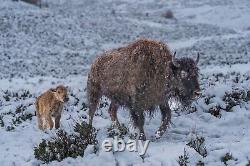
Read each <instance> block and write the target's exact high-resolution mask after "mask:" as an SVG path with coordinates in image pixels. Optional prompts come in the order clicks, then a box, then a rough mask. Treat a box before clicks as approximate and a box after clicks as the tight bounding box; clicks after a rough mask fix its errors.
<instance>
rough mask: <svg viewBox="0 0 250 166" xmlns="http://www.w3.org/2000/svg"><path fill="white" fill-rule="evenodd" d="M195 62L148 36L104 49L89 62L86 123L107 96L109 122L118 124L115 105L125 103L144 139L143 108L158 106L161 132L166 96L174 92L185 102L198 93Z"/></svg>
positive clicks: (159, 133)
mask: <svg viewBox="0 0 250 166" xmlns="http://www.w3.org/2000/svg"><path fill="white" fill-rule="evenodd" d="M197 62H198V58H197ZM197 62H195V61H194V60H192V59H190V58H182V59H175V56H174V55H172V54H171V52H170V51H169V49H168V47H167V45H165V44H164V43H162V42H158V41H155V40H149V39H140V40H137V41H135V42H133V43H131V44H129V45H127V46H126V47H121V48H118V49H114V50H111V51H109V52H105V53H104V54H103V55H101V56H99V57H98V58H97V60H96V61H95V62H94V63H93V64H92V66H91V70H90V73H89V75H88V82H87V95H88V102H89V124H90V125H92V121H93V116H94V113H95V111H96V109H97V105H98V102H99V99H100V98H101V97H102V96H106V97H108V98H109V99H110V100H111V104H110V107H109V113H110V115H111V120H112V122H113V123H115V124H117V125H119V121H118V119H117V115H116V114H117V109H118V107H119V106H125V107H127V108H128V109H129V110H130V114H131V118H132V120H133V122H134V126H135V127H138V129H139V131H140V133H139V139H143V140H144V139H146V138H145V134H144V129H143V126H144V111H150V110H153V109H154V108H156V106H159V108H160V111H161V115H162V118H161V126H160V127H159V129H158V130H157V132H156V135H157V136H158V137H160V136H162V134H163V133H164V132H165V130H166V129H167V127H168V125H169V122H170V120H171V110H170V108H169V106H168V100H169V98H170V97H173V96H177V97H178V98H180V99H181V101H183V104H184V105H187V103H190V101H192V100H193V99H194V98H195V97H196V96H197V94H199V91H200V89H199V84H198V68H197ZM182 99H183V100H182ZM187 101H188V102H187Z"/></svg>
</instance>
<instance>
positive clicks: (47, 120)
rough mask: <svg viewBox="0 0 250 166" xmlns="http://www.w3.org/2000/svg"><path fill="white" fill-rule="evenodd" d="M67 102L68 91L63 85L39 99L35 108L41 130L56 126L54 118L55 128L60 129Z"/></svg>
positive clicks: (50, 90)
mask: <svg viewBox="0 0 250 166" xmlns="http://www.w3.org/2000/svg"><path fill="white" fill-rule="evenodd" d="M67 100H68V95H67V89H66V88H65V87H64V86H62V85H60V86H58V87H56V89H49V90H48V91H46V92H45V93H43V94H42V95H41V96H39V97H38V98H37V100H36V102H35V106H36V116H37V119H38V127H39V129H41V130H43V129H46V128H50V129H52V128H53V126H54V122H53V120H52V117H54V118H55V128H56V129H58V128H59V127H60V119H61V114H62V110H63V103H64V102H66V101H67Z"/></svg>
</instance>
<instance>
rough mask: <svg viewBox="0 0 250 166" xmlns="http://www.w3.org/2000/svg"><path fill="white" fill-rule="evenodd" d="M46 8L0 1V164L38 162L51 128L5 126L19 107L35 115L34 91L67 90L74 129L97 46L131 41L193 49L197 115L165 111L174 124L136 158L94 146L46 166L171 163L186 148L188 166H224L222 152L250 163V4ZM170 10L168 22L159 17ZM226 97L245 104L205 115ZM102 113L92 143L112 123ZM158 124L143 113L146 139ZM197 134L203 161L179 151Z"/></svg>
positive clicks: (207, 1) (75, 3)
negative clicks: (237, 94) (36, 151)
mask: <svg viewBox="0 0 250 166" xmlns="http://www.w3.org/2000/svg"><path fill="white" fill-rule="evenodd" d="M44 2H47V3H48V6H49V7H48V8H41V9H40V8H38V7H35V6H32V5H29V4H26V3H23V2H20V1H19V2H15V1H11V0H1V2H0V3H1V4H0V71H1V72H0V165H1V166H9V165H39V164H41V161H38V160H37V159H35V157H34V155H33V148H34V147H35V146H37V145H38V144H39V143H40V142H41V140H42V139H43V138H45V139H49V138H51V137H52V136H53V135H54V134H55V132H56V131H55V130H52V131H46V132H42V131H40V130H38V128H37V119H36V117H35V116H32V117H31V120H26V121H22V122H21V123H20V124H16V126H15V125H14V126H13V120H14V121H15V118H16V116H15V114H17V113H16V111H17V108H24V109H25V113H30V114H32V115H34V110H35V108H34V105H32V104H33V103H34V101H35V99H36V97H37V96H38V95H40V94H41V93H42V92H43V91H45V90H47V89H49V88H51V87H54V86H56V85H58V84H65V85H68V86H69V87H70V94H71V95H70V101H69V103H67V105H66V108H65V111H64V113H63V116H62V121H61V122H62V128H63V129H64V130H66V131H69V132H70V131H72V130H73V129H72V126H73V123H74V121H75V120H77V119H79V118H81V119H84V118H86V117H87V112H86V110H85V111H84V110H83V109H82V103H84V102H85V101H86V98H85V87H86V80H87V73H88V70H89V67H90V65H91V63H92V62H93V60H94V59H95V57H96V56H97V55H98V53H101V52H102V51H103V50H107V49H110V48H115V47H118V46H121V45H123V44H125V43H128V42H130V41H133V40H134V39H136V38H138V37H148V38H153V39H157V40H162V41H165V42H166V43H168V44H169V46H170V48H171V49H172V50H173V51H177V57H181V56H190V57H196V54H197V52H200V53H201V58H200V63H199V67H200V83H201V87H202V92H203V97H201V98H200V99H199V100H197V101H196V102H195V103H194V104H195V105H196V108H197V111H195V112H193V113H188V112H173V118H172V123H173V124H172V125H171V127H170V128H169V129H168V131H167V132H166V134H165V135H164V136H163V137H162V138H161V139H159V140H156V141H153V142H151V143H150V144H149V148H148V151H147V153H146V155H145V156H144V159H142V158H141V157H140V156H139V154H138V153H136V152H134V153H132V152H127V151H125V152H116V153H112V152H104V151H102V150H101V149H100V150H99V152H98V153H97V154H94V153H91V150H90V149H88V152H86V153H85V155H84V157H78V158H76V159H73V158H67V159H65V160H63V161H62V162H57V161H53V162H51V163H49V165H58V166H59V165H97V166H99V165H101V164H105V165H121V166H123V165H124V166H125V165H154V166H155V165H159V166H160V165H164V166H165V165H167V166H168V165H169V166H172V165H173V166H175V165H178V162H177V160H178V158H179V156H181V155H183V153H184V149H186V151H187V153H188V154H189V162H190V163H189V164H188V165H191V166H192V165H195V164H196V163H197V162H198V161H199V160H201V161H203V162H204V163H205V165H209V166H220V165H224V163H223V162H221V157H223V156H225V154H226V153H231V154H232V155H233V158H234V160H230V161H228V162H227V163H228V165H231V166H234V165H239V166H246V165H247V164H250V161H249V160H250V102H249V100H250V99H249V98H250V21H249V20H250V1H249V0H238V1H234V0H202V1H201V0H178V1H175V0H168V1H163V0H159V1H155V0H144V1H142V0H140V1H138V0H106V1H101V0H44ZM169 9H170V10H172V12H173V14H174V19H166V18H164V17H163V16H162V15H163V14H164V13H165V12H166V11H167V10H169ZM7 90H8V92H7ZM27 91H29V94H27ZM234 91H243V92H244V93H246V94H245V96H247V92H249V96H248V97H249V98H248V97H245V99H246V100H240V102H238V103H237V105H236V106H234V107H233V108H232V109H230V111H229V112H227V111H221V112H220V118H219V117H215V116H213V115H212V114H210V113H209V110H210V108H212V107H214V106H220V107H222V108H224V107H225V105H226V104H227V103H226V101H225V100H224V98H223V97H224V96H225V94H227V93H232V92H234ZM16 93H18V94H17V95H16ZM25 93H26V94H25ZM22 94H23V95H22ZM6 96H10V98H8V97H6ZM77 98H78V99H80V100H79V102H77ZM207 99H208V100H209V101H207ZM247 99H249V100H247ZM106 109H107V107H106V108H103V109H100V110H99V111H98V113H97V115H96V116H95V118H94V126H95V127H96V128H97V129H100V130H99V131H98V136H97V138H98V141H99V143H101V142H102V141H103V140H104V139H105V138H106V137H107V128H108V127H109V126H110V123H111V122H110V119H109V115H108V113H107V111H106ZM1 117H2V121H3V122H4V126H3V127H1ZM119 119H120V121H121V122H123V123H124V124H125V125H126V126H129V114H128V111H126V110H125V109H120V110H119ZM159 124H160V115H159V113H156V115H155V117H154V118H152V119H150V118H149V117H147V121H146V124H145V132H146V135H147V137H148V138H151V136H153V135H154V132H155V130H156V128H157V127H158V126H159ZM11 125H12V127H14V128H11ZM9 130H10V131H9ZM196 135H198V136H200V137H201V136H202V137H204V138H205V146H206V149H207V153H208V154H207V156H206V157H204V158H203V157H202V156H201V155H200V154H199V153H197V152H196V151H195V150H194V149H193V148H191V147H189V146H187V145H186V144H187V143H188V142H189V141H190V140H191V139H192V138H194V137H196ZM89 148H91V147H89Z"/></svg>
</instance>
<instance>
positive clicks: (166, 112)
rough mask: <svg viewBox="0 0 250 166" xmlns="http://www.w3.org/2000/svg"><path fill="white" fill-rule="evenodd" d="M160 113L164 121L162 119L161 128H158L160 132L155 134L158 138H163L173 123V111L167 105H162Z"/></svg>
mask: <svg viewBox="0 0 250 166" xmlns="http://www.w3.org/2000/svg"><path fill="white" fill-rule="evenodd" d="M160 111H161V115H162V119H161V126H160V127H159V128H158V130H157V131H156V133H155V134H156V137H157V138H159V137H161V136H162V135H163V134H164V132H165V131H166V129H167V128H168V126H169V123H170V121H171V109H170V108H169V106H168V105H167V104H166V105H160Z"/></svg>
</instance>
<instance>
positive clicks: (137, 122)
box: [130, 109, 146, 141]
mask: <svg viewBox="0 0 250 166" xmlns="http://www.w3.org/2000/svg"><path fill="white" fill-rule="evenodd" d="M130 113H131V118H132V120H133V122H134V126H135V127H138V129H139V140H144V141H145V140H146V136H145V134H144V129H143V126H144V122H145V118H144V114H143V110H134V109H131V111H130Z"/></svg>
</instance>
